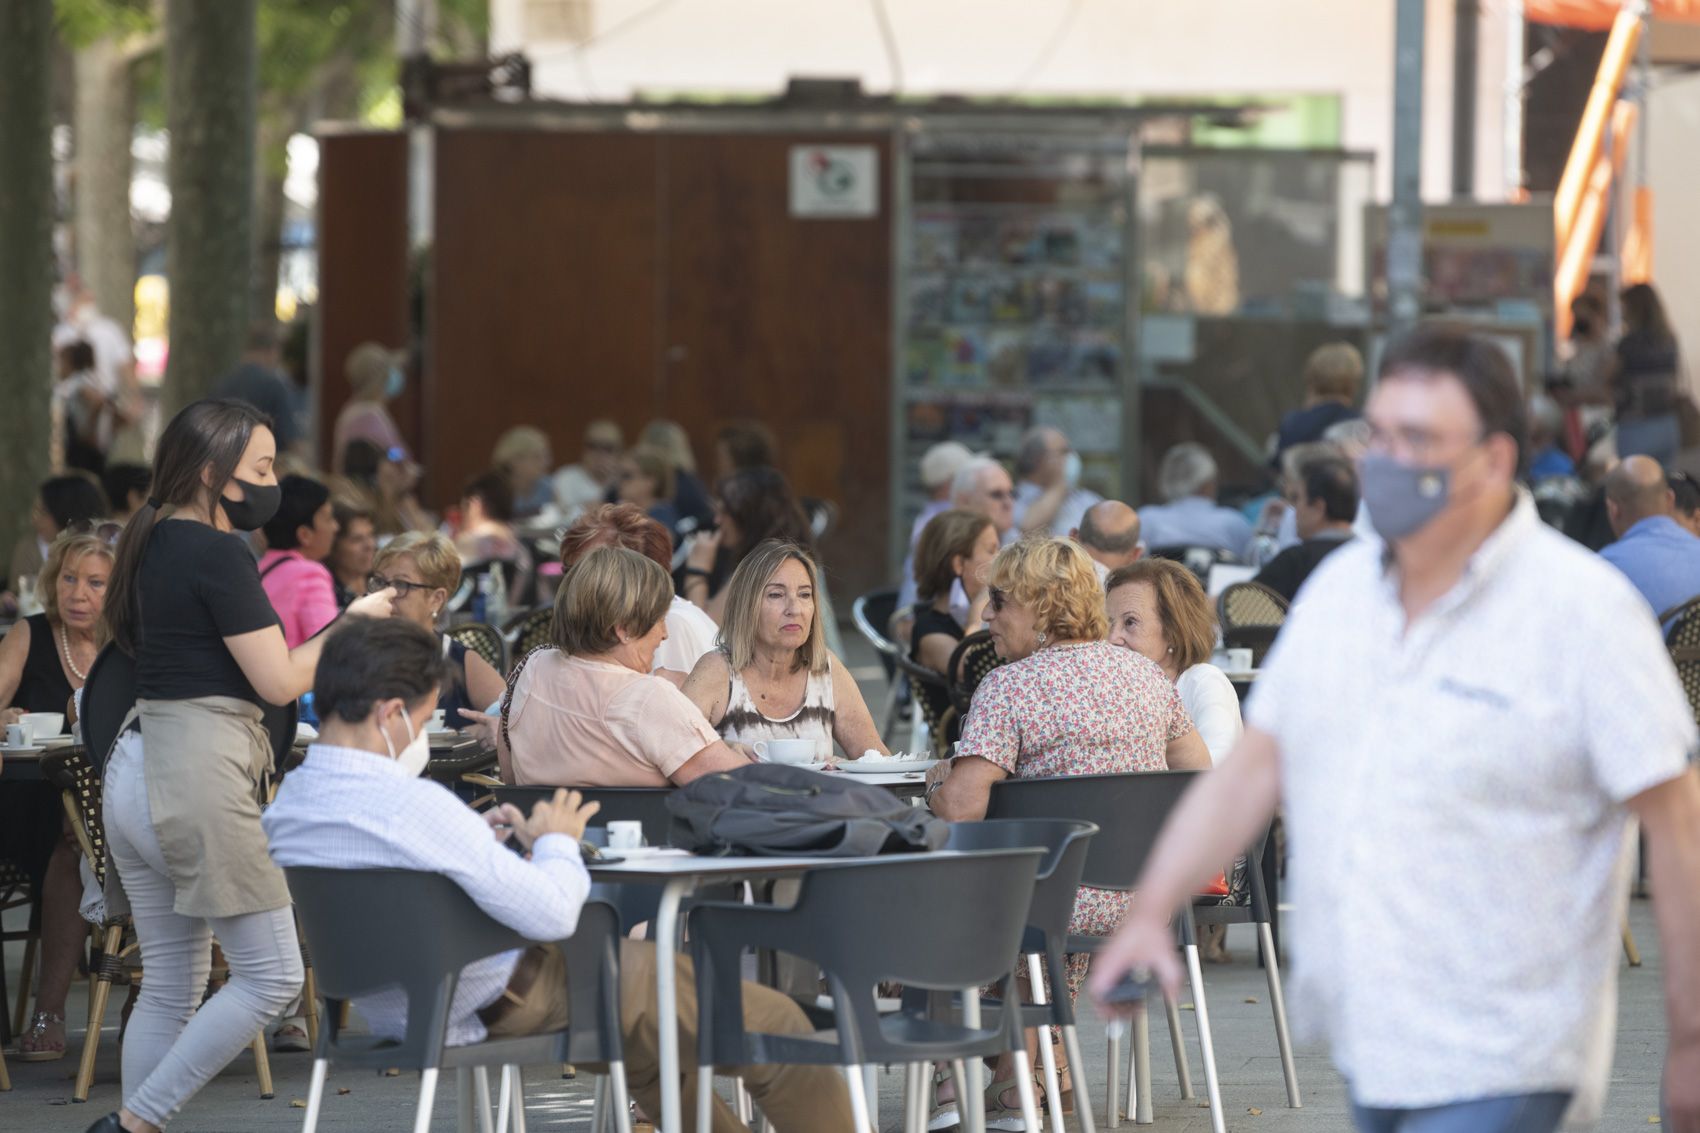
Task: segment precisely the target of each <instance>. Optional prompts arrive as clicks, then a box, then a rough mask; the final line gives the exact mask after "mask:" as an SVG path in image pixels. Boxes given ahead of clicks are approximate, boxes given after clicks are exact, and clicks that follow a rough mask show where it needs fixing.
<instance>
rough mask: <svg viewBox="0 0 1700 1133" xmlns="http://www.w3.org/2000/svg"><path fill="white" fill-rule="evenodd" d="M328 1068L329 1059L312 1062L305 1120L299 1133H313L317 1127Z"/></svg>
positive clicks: (317, 1059)
mask: <svg viewBox="0 0 1700 1133" xmlns="http://www.w3.org/2000/svg"><path fill="white" fill-rule="evenodd" d="M330 1066H331V1064H330V1060H329V1059H324V1058H315V1059H314V1060H313V1077H312V1079H311V1080H310V1081H309V1083H308V1085H307V1119H306V1120H305V1121H303V1122H302V1123H301V1133H313V1131H314V1130H315V1129H317V1128H318V1127H319V1106H320V1105H321V1104H322V1103H323V1102H324V1100H325V1072H326V1071H328V1070H329V1069H330Z"/></svg>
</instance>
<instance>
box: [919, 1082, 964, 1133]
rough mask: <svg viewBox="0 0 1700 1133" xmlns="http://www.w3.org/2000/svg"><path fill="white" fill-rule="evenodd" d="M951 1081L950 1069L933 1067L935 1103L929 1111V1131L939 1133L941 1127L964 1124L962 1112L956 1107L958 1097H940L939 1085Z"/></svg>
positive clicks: (949, 1127)
mask: <svg viewBox="0 0 1700 1133" xmlns="http://www.w3.org/2000/svg"><path fill="white" fill-rule="evenodd" d="M949 1082H950V1071H949V1070H947V1069H942V1068H940V1067H937V1066H935V1067H933V1105H932V1108H931V1109H930V1110H929V1111H928V1113H927V1129H928V1133H937V1131H938V1130H940V1129H955V1128H957V1127H958V1126H960V1125H961V1124H962V1114H961V1112H960V1111H958V1109H957V1108H956V1099H955V1098H948V1099H945V1100H942V1101H941V1100H940V1099H939V1087H940V1086H943V1085H946V1084H947V1083H949ZM953 1088H954V1087H953Z"/></svg>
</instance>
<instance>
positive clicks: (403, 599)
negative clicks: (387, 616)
mask: <svg viewBox="0 0 1700 1133" xmlns="http://www.w3.org/2000/svg"><path fill="white" fill-rule="evenodd" d="M366 587H367V589H368V590H384V589H390V590H394V591H395V600H394V601H393V602H391V603H390V612H391V613H392V614H393V615H394V616H395V617H398V618H406V619H407V620H408V621H410V622H412V623H413V624H414V625H416V626H419V627H421V628H423V629H428V630H430V631H431V632H432V633H436V632H437V619H438V617H439V616H440V615H441V614H442V612H443V604H444V603H445V602H447V601H448V600H449V595H451V594H453V593H454V592H455V591H456V590H457V589H459V587H460V555H459V553H458V552H456V550H455V547H454V544H453V543H451V542H449V540H448V537H447V536H445V535H440V534H438V533H436V532H431V533H430V534H426V533H424V532H420V531H414V532H410V533H408V534H406V535H401V536H397V537H396V538H394V539H391V540H390V541H389V542H388V543H386V544H385V545H384V549H383V550H381V551H379V552H378V557H377V558H375V559H373V560H372V577H371V578H370V579H368V580H367V583H366ZM442 642H443V657H444V659H445V660H446V661H447V662H448V667H449V679H448V680H446V681H444V682H443V687H442V691H441V692H440V693H439V694H438V696H437V707H438V709H440V710H441V711H442V713H443V723H444V724H446V725H447V726H449V727H451V728H463V727H465V726H467V724H469V723H471V722H472V720H471V719H470V718H469V717H463V716H462V715H461V709H469V710H472V711H476V712H483V711H484V710H485V709H487V708H488V707H490V706H491V705H492V704H495V703H496V702H497V701H498V700H500V699H501V698H502V692H503V690H504V689H505V688H506V687H507V686H506V682H504V681H503V680H502V675H501V674H500V673H498V672H496V669H495V667H494V666H492V665H491V664H490V662H488V661H486V660H485V659H484V658H483V657H481V656H479V655H478V654H477V653H475V652H473V651H471V650H469V649H467V647H466V646H464V645H462V644H461V643H460V642H458V641H454V640H452V639H450V638H447V637H444V638H442Z"/></svg>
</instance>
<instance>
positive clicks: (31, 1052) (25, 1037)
mask: <svg viewBox="0 0 1700 1133" xmlns="http://www.w3.org/2000/svg"><path fill="white" fill-rule="evenodd" d="M55 1027H57V1028H58V1029H59V1037H58V1038H57V1039H54V1037H53V1035H52V1028H55ZM55 1042H57V1044H58V1045H57V1046H55V1045H54V1044H55ZM64 1057H65V1016H63V1015H55V1014H53V1012H51V1011H37V1012H36V1013H35V1014H34V1015H31V1016H30V1025H29V1027H28V1028H27V1029H26V1030H25V1031H24V1033H23V1034H21V1035H19V1036H18V1061H19V1062H56V1061H58V1060H59V1059H61V1058H64Z"/></svg>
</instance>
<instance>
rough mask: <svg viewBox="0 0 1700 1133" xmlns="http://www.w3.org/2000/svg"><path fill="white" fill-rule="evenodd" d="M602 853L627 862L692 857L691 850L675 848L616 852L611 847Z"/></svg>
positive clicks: (636, 847) (655, 847)
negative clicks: (638, 859)
mask: <svg viewBox="0 0 1700 1133" xmlns="http://www.w3.org/2000/svg"><path fill="white" fill-rule="evenodd" d="M602 852H603V853H605V854H608V855H610V856H612V857H619V858H625V859H626V860H627V861H632V860H634V859H637V858H688V857H690V856H691V852H690V851H689V850H680V849H677V848H675V847H673V846H632V847H630V848H628V849H621V850H616V849H614V848H613V847H612V846H610V847H608V848H606V849H604V850H603V851H602ZM591 864H593V865H594V864H595V861H594V859H592V862H591Z"/></svg>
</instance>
